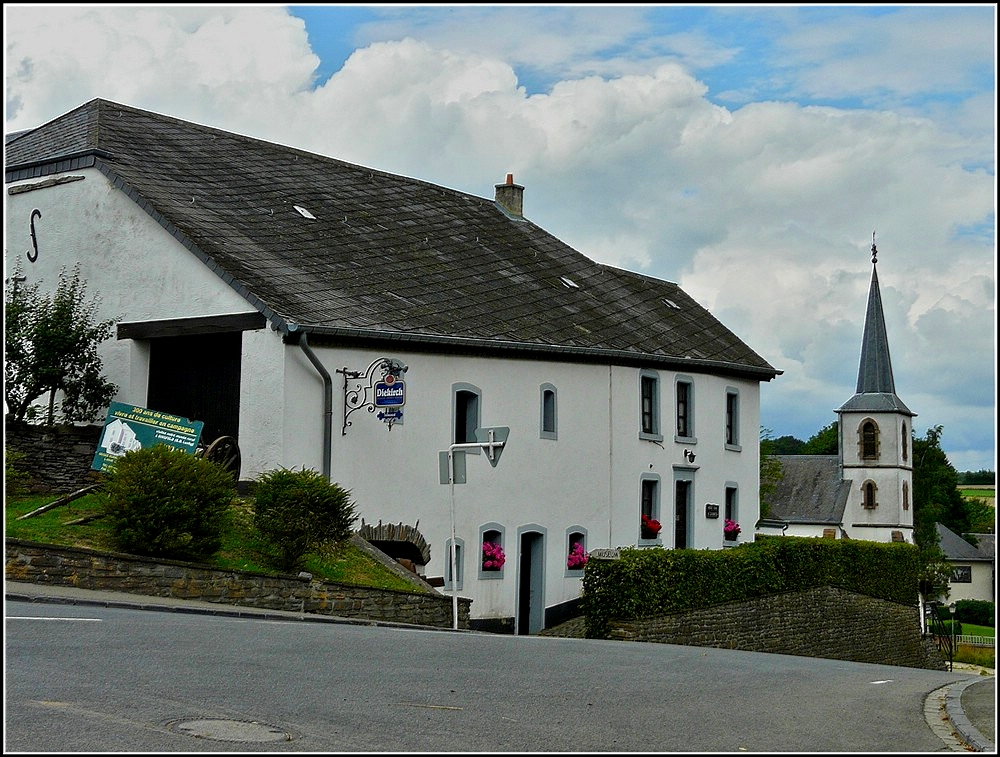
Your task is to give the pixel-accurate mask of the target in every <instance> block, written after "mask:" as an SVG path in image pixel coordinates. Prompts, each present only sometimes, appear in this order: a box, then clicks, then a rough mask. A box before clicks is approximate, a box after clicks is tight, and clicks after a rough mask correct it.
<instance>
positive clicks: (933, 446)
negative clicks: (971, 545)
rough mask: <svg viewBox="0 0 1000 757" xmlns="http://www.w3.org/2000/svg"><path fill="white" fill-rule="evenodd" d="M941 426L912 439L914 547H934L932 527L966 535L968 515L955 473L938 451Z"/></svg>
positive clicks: (935, 539) (934, 529) (941, 452)
mask: <svg viewBox="0 0 1000 757" xmlns="http://www.w3.org/2000/svg"><path fill="white" fill-rule="evenodd" d="M942 433H943V428H942V426H935V427H933V428H929V429H927V435H926V436H925V437H924V438H920V437H916V436H915V437H914V438H913V527H914V532H915V537H916V541H917V544H937V541H938V539H937V529H936V528H935V525H934V524H935V523H940V524H942V525H943V526H945V527H946V528H948V529H949V530H951V531H953V532H955V533H956V534H964V533H968V532H969V530H970V529H969V513H968V511H967V509H966V503H965V500H964V499H963V498H962V493H961V492H960V491H959V490H958V471H956V470H955V468H954V466H952V464H951V463H950V462H949V461H948V456H947V455H946V454H945V453H944V450H942V449H941V434H942Z"/></svg>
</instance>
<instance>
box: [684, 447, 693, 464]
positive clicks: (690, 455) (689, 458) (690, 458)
mask: <svg viewBox="0 0 1000 757" xmlns="http://www.w3.org/2000/svg"><path fill="white" fill-rule="evenodd" d="M684 457H685V458H686V459H687V461H688V462H689V463H693V462H694V451H693V450H689V449H686V450H684Z"/></svg>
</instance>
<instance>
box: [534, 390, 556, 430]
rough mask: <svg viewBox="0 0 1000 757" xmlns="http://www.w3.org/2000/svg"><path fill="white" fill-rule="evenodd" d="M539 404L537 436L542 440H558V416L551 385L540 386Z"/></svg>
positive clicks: (554, 393)
mask: <svg viewBox="0 0 1000 757" xmlns="http://www.w3.org/2000/svg"><path fill="white" fill-rule="evenodd" d="M539 391H540V402H539V413H540V418H539V436H540V437H541V438H542V439H557V438H558V425H557V424H558V418H559V416H558V414H557V405H556V388H555V387H554V386H553V385H552V384H542V385H541V387H540V390H539Z"/></svg>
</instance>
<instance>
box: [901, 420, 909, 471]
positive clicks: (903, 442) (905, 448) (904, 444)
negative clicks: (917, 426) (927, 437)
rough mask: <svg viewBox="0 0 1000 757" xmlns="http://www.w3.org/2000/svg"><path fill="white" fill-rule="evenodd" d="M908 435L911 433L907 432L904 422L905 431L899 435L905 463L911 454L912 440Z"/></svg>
mask: <svg viewBox="0 0 1000 757" xmlns="http://www.w3.org/2000/svg"><path fill="white" fill-rule="evenodd" d="M908 436H909V435H908V434H907V433H906V423H903V431H902V433H900V435H899V447H900V449H901V450H902V453H903V462H904V463H905V462H906V460H907V459H908V458H909V456H910V440H909V438H908Z"/></svg>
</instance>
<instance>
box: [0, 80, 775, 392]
mask: <svg viewBox="0 0 1000 757" xmlns="http://www.w3.org/2000/svg"><path fill="white" fill-rule="evenodd" d="M5 159H6V165H5V174H6V180H7V181H8V182H10V181H16V180H20V179H25V178H30V177H33V176H43V175H47V174H51V173H55V172H57V171H60V170H68V169H75V168H78V167H80V166H84V165H95V166H96V167H97V168H99V169H100V170H101V171H103V172H104V173H105V174H106V175H107V176H108V177H109V178H110V179H112V180H113V181H115V182H116V183H117V184H118V185H119V186H120V187H121V189H122V190H123V191H125V192H126V193H128V194H129V196H130V197H132V198H133V199H134V200H135V201H136V202H137V203H138V204H139V205H140V206H142V207H143V208H144V209H145V210H146V211H147V212H149V213H150V215H151V216H153V218H155V219H156V220H157V221H159V222H160V223H161V224H162V225H163V226H164V227H165V228H166V229H167V230H168V231H170V232H171V233H172V234H174V235H175V236H176V237H177V238H178V239H179V240H180V241H181V242H182V243H184V244H185V245H186V246H187V247H188V249H190V250H191V251H192V252H193V253H194V254H195V255H197V256H198V257H199V258H201V259H202V260H203V262H205V264H206V265H208V266H209V267H210V268H212V269H213V270H215V271H216V272H217V273H218V274H219V275H220V276H221V277H222V278H223V279H224V280H226V281H227V282H229V283H230V285H231V286H233V288H234V289H235V290H236V291H237V292H239V293H240V294H241V295H242V296H243V297H245V298H246V299H247V300H248V302H250V303H251V304H252V305H253V306H254V307H255V308H257V309H258V310H259V311H260V312H262V313H263V314H264V315H265V316H266V317H268V318H269V319H270V320H271V321H272V322H273V323H274V324H275V325H276V326H277V327H278V328H281V329H287V327H288V326H289V325H294V327H296V328H297V329H298V330H299V331H305V332H312V333H314V334H316V335H324V334H325V335H328V336H330V337H334V338H365V339H392V340H395V341H404V340H412V341H415V342H417V341H426V342H428V343H431V344H434V345H437V346H441V345H447V344H452V345H455V346H459V347H463V348H474V349H491V348H492V349H513V350H517V351H519V352H525V351H527V352H532V351H542V352H545V353H546V354H554V353H564V354H570V355H572V356H574V357H578V358H580V359H602V360H603V359H615V360H632V361H637V362H640V363H651V364H662V365H690V366H691V368H692V370H694V369H700V370H706V371H709V372H719V373H733V374H736V375H743V376H749V377H753V378H757V379H758V380H770V379H772V378H774V376H775V375H777V374H778V373H780V371H777V370H775V369H774V368H773V367H772V366H771V365H770V364H769V363H768V362H767V361H766V360H764V359H763V358H762V357H760V356H759V355H758V354H756V353H755V352H754V351H753V350H752V349H750V347H748V346H747V345H746V344H745V343H744V342H743V341H742V340H740V339H739V338H738V337H737V336H736V335H735V334H733V333H732V332H731V331H730V330H729V329H727V328H726V327H725V326H723V325H722V324H721V323H720V322H719V321H718V320H717V319H716V318H715V317H714V316H712V315H711V313H709V312H708V311H707V310H706V309H705V308H703V307H702V306H700V305H699V304H698V303H697V302H695V301H694V300H693V299H691V298H690V297H689V296H688V295H687V294H686V293H685V292H684V291H682V290H681V289H680V288H679V287H678V286H677V285H676V284H673V283H670V282H666V281H662V280H658V279H654V278H651V277H649V276H644V275H641V274H637V273H632V272H629V271H625V270H621V269H617V268H613V267H611V266H607V265H601V264H598V263H595V262H594V261H591V260H590V259H588V258H587V257H585V256H584V255H582V254H581V253H579V252H577V251H576V250H574V249H572V248H571V247H569V246H568V245H566V244H565V243H563V242H561V241H560V240H559V239H557V238H556V237H554V236H552V235H551V234H549V233H547V232H546V231H544V230H543V229H541V228H539V227H538V226H536V225H535V224H533V223H532V222H530V221H528V220H526V219H524V218H514V217H511V216H510V215H509V214H508V213H506V212H504V211H503V210H501V209H500V207H499V206H498V205H497V203H496V202H495V201H494V200H492V199H484V198H481V197H476V196H473V195H469V194H466V193H462V192H458V191H455V190H451V189H447V188H445V187H441V186H436V185H434V184H430V183H427V182H424V181H419V180H417V179H411V178H406V177H402V176H397V175H393V174H389V173H385V172H383V171H378V170H375V169H371V168H366V167H363V166H359V165H353V164H350V163H346V162H344V161H340V160H336V159H333V158H328V157H324V156H321V155H316V154H312V153H308V152H305V151H302V150H298V149H295V148H291V147H286V146H283V145H278V144H273V143H269V142H265V141H262V140H258V139H252V138H249V137H245V136H241V135H238V134H233V133H230V132H226V131H222V130H219V129H214V128H210V127H207V126H201V125H198V124H194V123H191V122H187V121H183V120H180V119H177V118H172V117H169V116H164V115H159V114H156V113H151V112H148V111H143V110H139V109H136V108H132V107H129V106H125V105H119V104H116V103H112V102H109V101H106V100H99V99H98V100H92V101H90V102H88V103H86V104H84V105H82V106H80V107H79V108H77V109H75V110H73V111H71V112H69V113H67V114H65V115H63V116H61V117H59V118H56V119H54V120H53V121H51V122H49V123H47V124H44V125H43V126H40V127H39V128H37V129H33V130H30V131H27V132H23V133H20V134H19V135H17V136H14V137H13V138H11V139H10V140H9V141H8V142H7V144H6V145H5ZM88 160H89V161H91V162H90V163H88V162H87V161H88ZM295 206H299V207H301V208H303V209H305V210H306V211H307V212H308V213H310V214H312V215H313V216H315V218H314V219H310V218H306V217H303V215H302V214H300V212H299V211H297V210H296V208H295ZM562 278H567V279H570V280H572V281H573V282H575V283H576V284H577V285H578V286H577V287H575V288H574V287H567V286H566V285H564V283H563V282H562V281H561V279H562ZM668 301H672V302H673V303H675V304H676V305H677V306H678V307H673V306H672V305H671V304H669V302H668Z"/></svg>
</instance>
